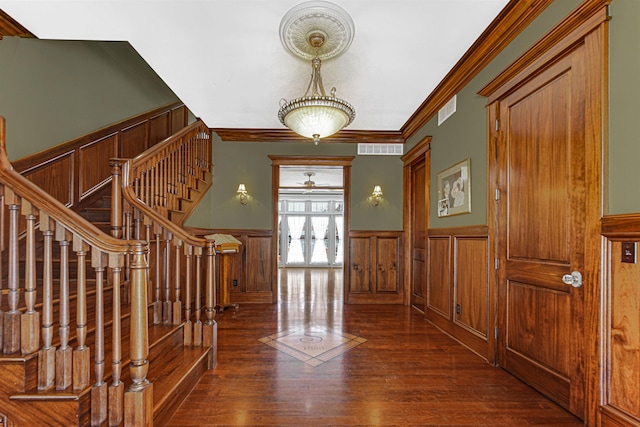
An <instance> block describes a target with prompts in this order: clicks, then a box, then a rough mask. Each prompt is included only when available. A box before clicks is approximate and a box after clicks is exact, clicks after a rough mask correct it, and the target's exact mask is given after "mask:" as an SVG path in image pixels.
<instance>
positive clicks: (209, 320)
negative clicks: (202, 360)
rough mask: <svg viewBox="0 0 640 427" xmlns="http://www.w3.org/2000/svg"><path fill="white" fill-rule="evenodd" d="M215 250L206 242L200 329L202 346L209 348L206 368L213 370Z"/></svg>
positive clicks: (211, 243) (216, 330) (214, 345)
mask: <svg viewBox="0 0 640 427" xmlns="http://www.w3.org/2000/svg"><path fill="white" fill-rule="evenodd" d="M214 257H215V249H214V246H213V241H207V269H206V279H205V280H206V288H205V308H204V314H205V317H206V320H205V322H204V325H203V327H202V335H203V337H202V344H203V345H204V346H205V347H211V352H210V353H209V360H208V368H209V369H213V368H214V367H215V366H216V364H217V354H216V353H217V348H218V342H217V336H218V324H217V323H216V321H215V320H214V317H215V311H216V308H215V307H216V289H215V277H216V271H215V268H216V267H215V265H216V263H215V259H214Z"/></svg>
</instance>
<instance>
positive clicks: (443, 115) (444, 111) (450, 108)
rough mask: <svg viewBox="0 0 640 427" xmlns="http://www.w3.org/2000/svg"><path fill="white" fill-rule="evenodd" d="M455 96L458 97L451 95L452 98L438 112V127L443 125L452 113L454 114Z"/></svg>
mask: <svg viewBox="0 0 640 427" xmlns="http://www.w3.org/2000/svg"><path fill="white" fill-rule="evenodd" d="M457 96H458V95H453V98H451V99H450V100H449V102H447V103H446V104H445V106H444V107H442V108H441V109H440V111H438V126H440V125H441V124H442V123H444V121H445V120H447V119H448V118H449V117H451V115H452V114H453V113H455V112H456V98H457Z"/></svg>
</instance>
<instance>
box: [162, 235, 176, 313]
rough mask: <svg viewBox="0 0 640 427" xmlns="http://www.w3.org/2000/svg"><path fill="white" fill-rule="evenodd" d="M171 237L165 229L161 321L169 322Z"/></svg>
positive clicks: (170, 305)
mask: <svg viewBox="0 0 640 427" xmlns="http://www.w3.org/2000/svg"><path fill="white" fill-rule="evenodd" d="M171 237H172V234H171V233H170V232H168V231H167V230H165V246H164V251H163V254H164V257H163V263H164V265H163V266H164V304H163V306H162V323H164V324H167V325H168V324H170V323H171V321H172V320H173V316H172V315H171V307H172V303H171Z"/></svg>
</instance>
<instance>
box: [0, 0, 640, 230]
mask: <svg viewBox="0 0 640 427" xmlns="http://www.w3.org/2000/svg"><path fill="white" fill-rule="evenodd" d="M579 4H580V0H557V1H555V2H554V3H553V4H552V5H551V6H549V8H548V9H547V10H546V11H544V12H543V14H542V15H541V16H540V17H539V18H538V19H536V21H535V22H534V23H533V24H532V25H530V26H529V28H527V29H526V30H525V31H524V32H523V33H522V34H521V35H519V36H518V38H517V39H516V40H515V41H514V42H513V43H511V44H510V45H509V46H508V47H507V48H506V49H505V50H504V51H503V52H501V54H500V55H498V57H497V58H496V59H494V60H493V61H492V62H491V63H490V64H489V65H488V66H487V67H486V68H485V69H484V70H482V72H481V73H480V74H479V75H478V76H476V78H474V79H473V80H472V81H471V82H470V83H469V84H468V85H467V86H466V87H464V88H463V89H462V90H461V91H460V92H459V93H458V106H457V112H456V113H455V114H454V115H453V116H452V117H450V118H449V119H448V120H447V121H446V122H445V123H444V124H443V125H442V126H437V121H436V118H433V119H432V120H431V121H430V122H428V123H427V124H426V125H425V126H424V127H423V128H422V129H421V130H420V131H419V132H418V133H417V134H416V135H414V137H413V138H411V140H409V141H408V142H407V144H406V147H405V152H406V151H407V150H409V149H410V148H411V147H412V146H413V145H415V144H416V143H417V142H418V141H420V140H421V139H422V138H423V137H425V136H426V135H431V136H433V140H432V152H431V156H432V157H431V161H432V164H431V182H432V188H431V192H432V193H433V194H436V188H435V185H436V174H437V172H438V171H440V170H442V169H445V168H447V167H449V166H451V165H452V164H454V163H456V162H458V161H460V160H462V159H465V158H467V157H469V158H470V159H471V178H472V203H473V206H472V212H471V214H464V215H457V216H453V217H447V218H438V217H437V210H436V209H435V208H436V205H435V198H434V200H433V201H432V202H431V212H432V217H431V225H432V227H434V228H442V227H452V226H464V225H476V224H486V222H487V218H486V200H487V198H488V195H487V185H486V180H487V171H486V163H487V159H486V124H485V121H486V112H485V99H484V98H482V97H480V96H479V95H477V92H478V90H479V89H480V88H482V87H483V86H484V85H485V84H486V83H487V82H489V81H490V80H491V79H492V78H493V77H495V76H496V75H497V74H499V73H500V72H501V71H502V70H503V69H504V68H505V67H506V66H508V65H509V64H510V63H511V62H512V61H513V60H515V59H516V58H517V57H518V56H519V55H520V54H522V53H523V52H524V51H525V50H526V49H528V48H529V47H530V46H531V45H532V44H534V43H535V42H536V41H537V40H538V39H539V38H540V37H542V36H543V35H544V34H545V33H546V32H547V31H548V30H550V29H551V28H552V27H553V26H554V25H556V24H557V23H558V22H559V21H560V20H561V19H563V18H564V17H565V16H567V15H568V14H569V13H570V12H571V10H573V9H574V8H575V7H577V6H578V5H579ZM611 14H612V16H613V18H612V20H611V21H610V23H609V26H610V46H609V47H610V60H609V62H610V89H609V135H608V136H609V141H608V143H609V145H608V153H607V154H608V158H609V165H608V175H606V178H607V189H608V198H607V200H605V203H608V205H609V213H612V214H618V213H632V212H640V192H638V191H635V190H634V187H633V186H634V185H635V183H637V182H639V181H640V168H638V167H637V164H638V159H640V143H638V141H637V140H638V137H637V135H636V127H637V126H636V122H637V121H638V120H637V115H638V111H640V105H639V104H640V83H638V81H639V79H638V76H639V75H640V25H638V23H639V22H640V1H638V0H613V2H612V5H611ZM176 100H177V98H176V96H175V94H174V93H173V92H172V91H171V90H170V89H169V88H168V87H167V86H166V85H165V84H164V82H162V80H161V79H160V78H159V77H158V76H157V75H156V74H155V73H154V72H153V70H151V69H150V68H149V66H148V65H147V64H146V63H145V62H144V61H143V60H142V59H141V58H140V57H139V55H138V54H137V53H136V52H135V50H134V49H133V48H132V47H131V46H130V45H129V44H128V43H124V42H83V41H44V40H33V39H20V38H14V37H6V38H4V39H3V40H2V41H0V115H3V116H5V117H6V118H7V134H8V147H7V148H8V151H9V156H10V158H12V159H17V158H20V157H23V156H25V155H28V154H32V153H34V152H37V151H40V150H42V149H45V148H48V147H51V146H53V145H56V144H59V143H62V142H65V141H68V140H70V139H73V138H76V137H78V136H81V135H84V134H86V133H88V132H91V131H93V130H95V129H98V128H101V127H104V126H106V125H109V124H111V123H114V122H117V121H119V120H122V119H124V118H127V117H130V116H133V115H135V114H139V113H142V112H144V111H148V110H151V109H153V108H156V107H158V106H161V105H166V104H168V103H170V102H174V101H176ZM356 107H357V106H356ZM274 114H275V110H274ZM269 154H274V155H309V156H312V155H338V156H345V155H348V156H355V155H356V147H355V145H351V144H329V143H321V144H320V146H317V147H316V146H313V145H312V144H310V143H270V144H259V143H249V142H246V143H223V142H221V141H219V140H214V163H215V172H214V173H215V176H214V184H213V188H212V190H211V191H210V192H209V194H208V195H207V197H206V199H205V200H204V201H203V202H202V203H201V204H200V206H199V207H198V209H197V210H196V212H195V214H194V215H193V216H192V218H191V219H190V220H189V222H188V225H193V226H198V227H211V228H253V229H269V228H270V226H271V220H270V217H271V212H272V206H271V199H270V194H271V193H270V187H271V162H270V160H269V158H268V155H269ZM239 182H244V183H245V184H246V185H247V188H248V189H249V192H250V195H251V196H252V200H251V201H250V203H249V204H248V205H246V206H241V205H240V204H239V203H238V201H237V199H236V198H235V197H236V195H235V190H236V188H237V185H238V183H239ZM376 184H377V185H381V186H382V189H383V191H384V201H383V203H382V204H381V205H380V206H379V207H377V208H374V207H372V206H371V205H370V204H369V202H368V200H367V197H368V196H369V195H370V193H371V190H372V188H373V185H376ZM629 186H631V187H629ZM351 189H352V193H351V194H352V203H351V209H352V210H351V213H352V229H354V230H401V229H402V162H401V161H400V159H399V158H398V157H396V156H379V157H378V156H356V158H355V159H354V162H353V169H352V182H351Z"/></svg>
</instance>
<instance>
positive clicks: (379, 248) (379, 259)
mask: <svg viewBox="0 0 640 427" xmlns="http://www.w3.org/2000/svg"><path fill="white" fill-rule="evenodd" d="M376 240H377V242H376V279H377V280H376V292H377V293H381V292H393V293H398V292H400V289H399V285H400V276H399V264H400V260H399V258H398V255H399V251H398V239H397V238H395V237H378V238H377V239H376Z"/></svg>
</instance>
